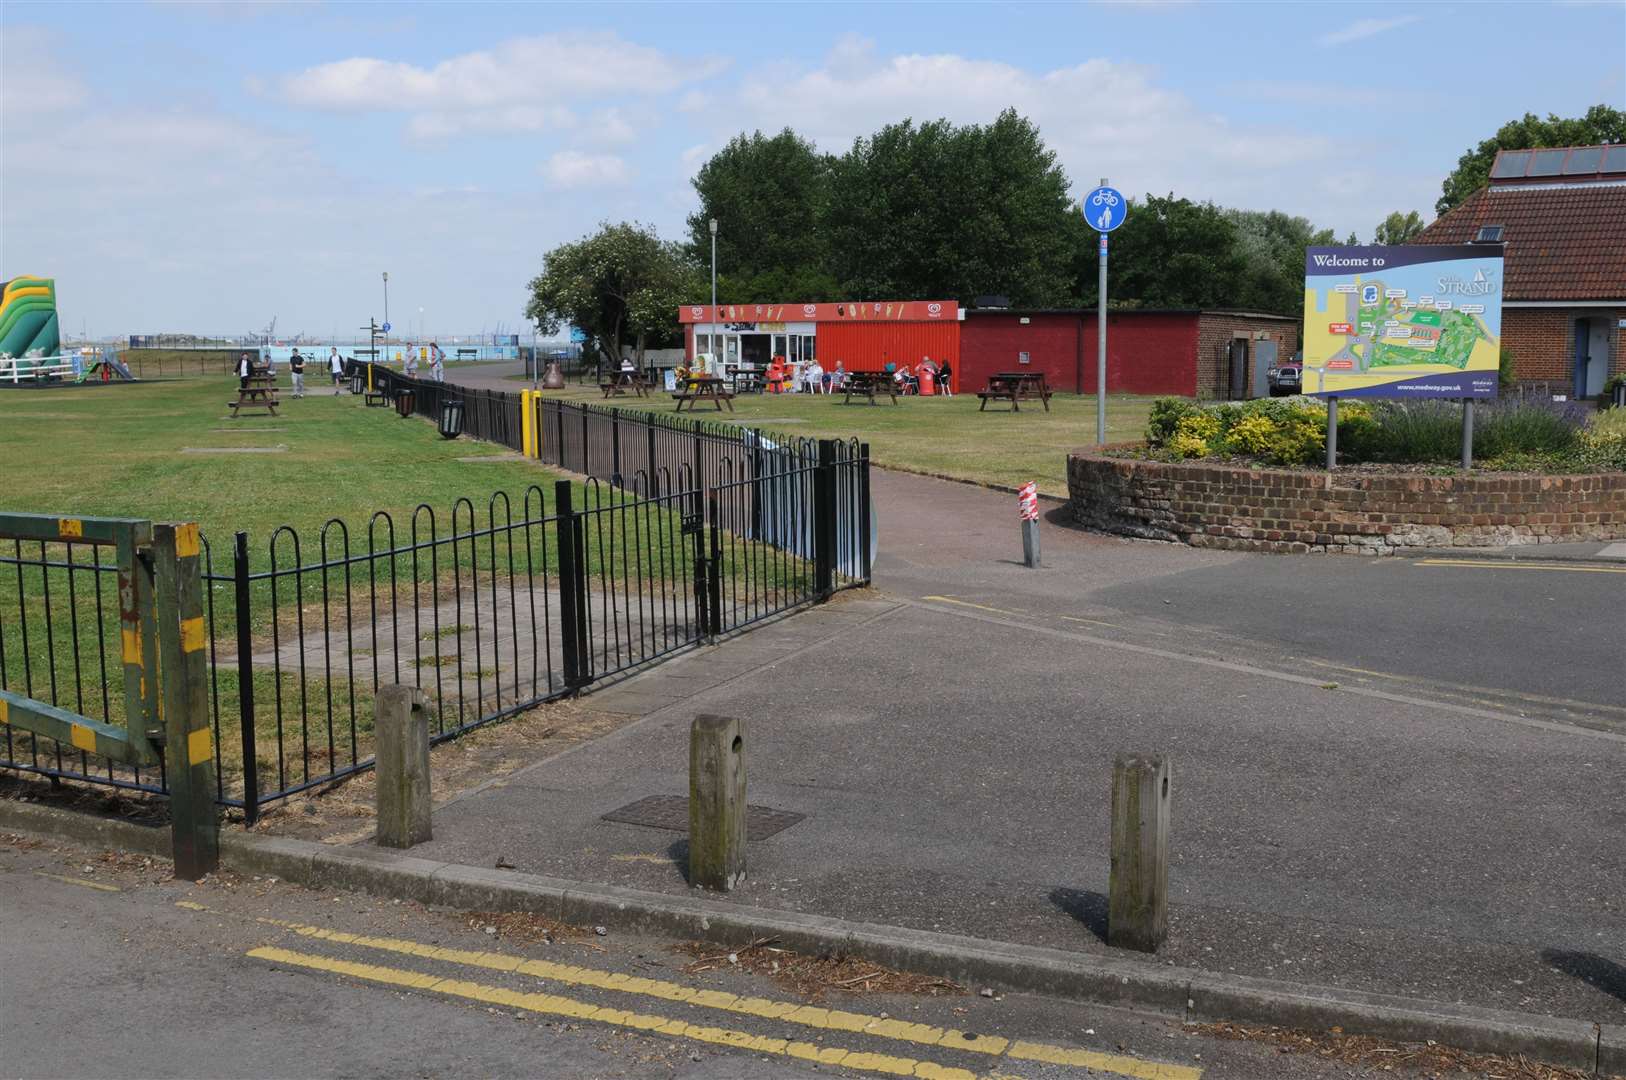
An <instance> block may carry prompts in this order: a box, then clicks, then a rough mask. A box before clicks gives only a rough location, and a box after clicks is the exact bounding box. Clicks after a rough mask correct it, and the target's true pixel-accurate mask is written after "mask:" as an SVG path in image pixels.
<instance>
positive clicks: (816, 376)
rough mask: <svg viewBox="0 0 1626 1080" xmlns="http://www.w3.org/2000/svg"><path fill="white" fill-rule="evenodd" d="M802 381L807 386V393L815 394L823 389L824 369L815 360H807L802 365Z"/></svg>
mask: <svg viewBox="0 0 1626 1080" xmlns="http://www.w3.org/2000/svg"><path fill="white" fill-rule="evenodd" d="M802 381H803V383H805V384H806V385H807V392H808V393H810V394H817V393H819V392H820V391H822V390H824V389H825V386H824V368H823V367H821V366H820V364H819V362H818V361H817V360H809V361H808V362H807V363H806V364H804V365H802Z"/></svg>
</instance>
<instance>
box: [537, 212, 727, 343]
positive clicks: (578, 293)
mask: <svg viewBox="0 0 1626 1080" xmlns="http://www.w3.org/2000/svg"><path fill="white" fill-rule="evenodd" d="M700 282H701V275H700V270H699V268H698V267H697V266H695V265H694V263H693V262H692V261H691V260H690V259H689V258H688V257H687V255H686V254H685V252H684V251H683V249H682V248H681V247H680V246H679V245H677V244H671V243H667V242H665V241H663V240H661V239H660V237H658V236H656V235H655V230H654V229H653V228H651V227H648V226H645V225H640V224H637V223H636V222H633V223H628V222H621V223H619V224H616V225H611V224H608V223H606V224H604V225H601V226H600V227H599V230H598V232H596V233H594V234H592V235H591V236H587V237H584V238H582V239H581V240H578V241H576V242H575V243H571V244H561V245H559V246H558V247H556V248H554V249H553V250H552V251H550V252H548V253H547V255H546V256H544V261H543V269H542V273H540V274H538V275H537V276H536V277H535V278H533V279H531V283H530V290H531V300H530V303H528V304H527V305H526V307H525V316H526V318H528V319H531V320H532V321H533V322H535V323H536V324H537V328H538V330H539V331H540V332H541V333H543V334H556V333H558V332H559V331H560V329H561V328H562V327H563V326H565V325H566V324H569V325H571V326H574V327H576V328H577V329H579V330H581V331H582V332H583V333H585V334H586V335H587V338H588V343H589V345H590V346H591V348H592V349H593V351H595V352H596V353H597V354H598V356H599V366H600V369H601V370H602V368H603V366H604V365H605V364H606V363H608V364H619V363H620V361H621V355H622V347H623V345H626V344H629V343H635V344H636V346H637V349H638V355H639V360H640V363H641V362H642V359H643V350H644V348H645V347H646V346H647V345H651V344H659V343H660V342H663V341H670V340H672V339H673V338H674V337H675V336H676V335H677V333H678V330H677V309H678V306H679V305H680V304H685V303H688V302H690V301H692V300H693V299H694V297H696V296H697V295H699V290H700V288H701V283H700Z"/></svg>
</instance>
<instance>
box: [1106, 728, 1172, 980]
mask: <svg viewBox="0 0 1626 1080" xmlns="http://www.w3.org/2000/svg"><path fill="white" fill-rule="evenodd" d="M1109 891H1110V894H1111V895H1110V897H1109V898H1108V901H1107V944H1108V945H1111V946H1114V947H1116V948H1121V949H1137V950H1139V951H1140V952H1156V951H1157V949H1158V946H1159V945H1162V944H1163V941H1164V939H1165V938H1167V937H1168V936H1169V759H1168V758H1166V757H1163V756H1162V755H1147V756H1141V755H1138V754H1120V755H1118V759H1117V761H1115V762H1114V763H1113V766H1112V876H1111V886H1110V889H1109Z"/></svg>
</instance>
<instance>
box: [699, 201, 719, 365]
mask: <svg viewBox="0 0 1626 1080" xmlns="http://www.w3.org/2000/svg"><path fill="white" fill-rule="evenodd" d="M710 224H711V319H712V322H711V333H710V334H708V335H706V336H707V338H708V339H709V340H710V341H711V347H712V348H713V349H716V348H718V345H717V219H716V218H712V219H711V222H710ZM696 351H697V352H698V351H699V350H696Z"/></svg>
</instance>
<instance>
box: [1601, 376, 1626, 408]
mask: <svg viewBox="0 0 1626 1080" xmlns="http://www.w3.org/2000/svg"><path fill="white" fill-rule="evenodd" d="M1617 386H1626V374H1620V375H1611V376H1609V378H1607V379H1605V380H1604V381H1603V392H1602V393H1601V394H1599V395H1598V404H1600V405H1602V406H1603V407H1604V408H1606V409H1607V408H1609V407H1610V406H1609V403H1610V401H1612V400H1613V399H1614V396H1615V387H1617Z"/></svg>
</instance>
